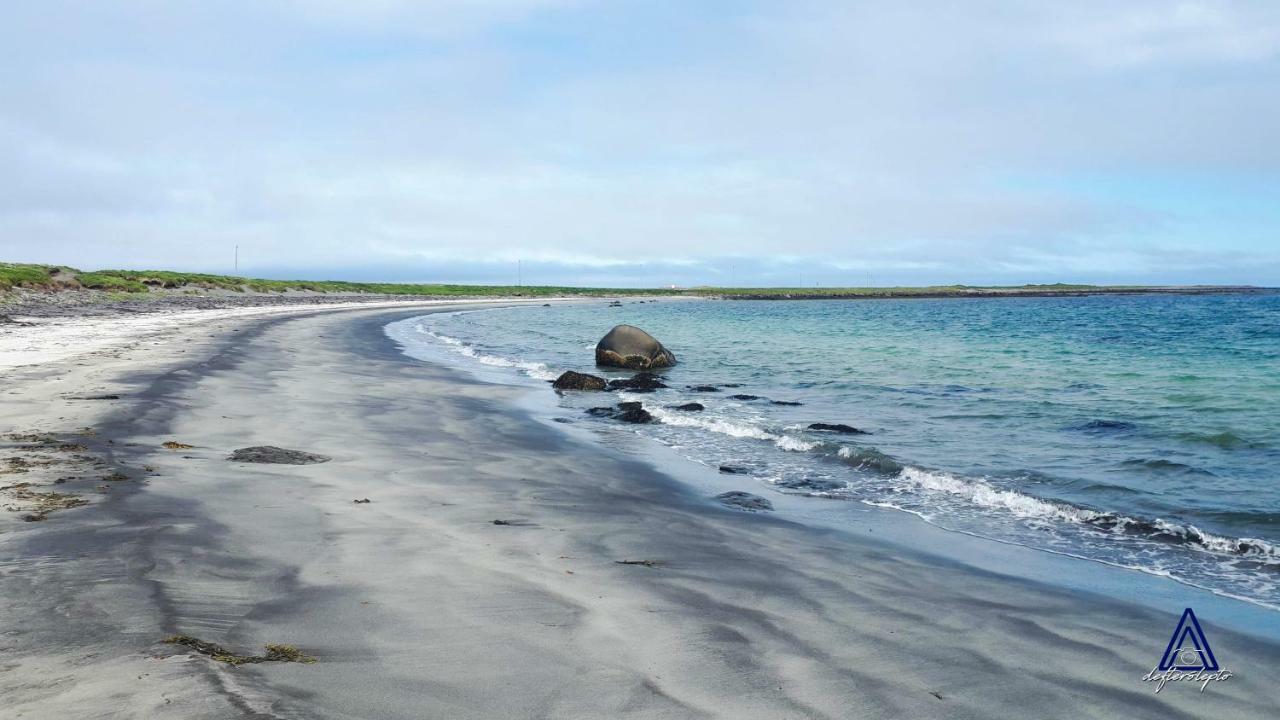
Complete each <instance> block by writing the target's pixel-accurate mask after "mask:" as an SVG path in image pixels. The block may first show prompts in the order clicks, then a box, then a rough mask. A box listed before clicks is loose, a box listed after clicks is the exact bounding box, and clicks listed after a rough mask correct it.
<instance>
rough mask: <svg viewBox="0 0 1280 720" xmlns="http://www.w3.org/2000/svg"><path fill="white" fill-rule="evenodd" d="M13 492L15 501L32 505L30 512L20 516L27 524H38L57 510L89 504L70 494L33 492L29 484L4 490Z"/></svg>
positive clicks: (21, 484)
mask: <svg viewBox="0 0 1280 720" xmlns="http://www.w3.org/2000/svg"><path fill="white" fill-rule="evenodd" d="M6 489H9V490H12V491H13V497H14V499H15V500H23V501H28V502H31V503H32V507H31V512H29V513H27V514H26V515H23V516H22V519H23V520H26V521H27V522H40V521H41V520H47V519H49V515H50V514H51V513H53V512H55V511H57V510H66V509H67V508H73V507H80V506H81V505H87V504H89V501H88V500H85V499H84V498H82V497H80V496H79V495H75V494H72V493H60V492H47V493H42V492H34V491H32V490H31V486H30V484H29V483H20V484H18V485H14V486H12V487H9V488H6Z"/></svg>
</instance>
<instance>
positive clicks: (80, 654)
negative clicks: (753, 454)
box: [0, 301, 1280, 720]
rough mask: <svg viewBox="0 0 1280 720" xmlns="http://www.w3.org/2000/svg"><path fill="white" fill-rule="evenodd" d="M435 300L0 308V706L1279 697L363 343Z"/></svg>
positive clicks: (901, 712) (662, 714)
mask: <svg viewBox="0 0 1280 720" xmlns="http://www.w3.org/2000/svg"><path fill="white" fill-rule="evenodd" d="M526 302H527V301H526ZM461 307H468V305H467V304H465V303H453V304H447V305H446V304H440V303H416V304H410V303H403V302H401V303H387V304H385V305H377V306H372V305H367V304H366V305H361V306H342V305H332V306H327V307H303V306H295V307H277V308H236V309H228V310H200V311H190V312H186V313H181V314H159V315H155V316H139V317H128V318H120V317H102V318H80V319H76V318H69V319H59V320H56V321H51V320H33V321H32V323H33V324H31V325H21V326H4V327H0V331H2V332H0V378H2V380H0V383H2V385H0V393H2V394H3V398H4V402H3V404H2V405H0V429H3V432H4V433H5V434H4V437H3V438H0V473H4V474H3V475H0V486H3V487H4V488H5V489H4V490H3V491H0V504H3V505H5V506H6V507H8V508H9V509H11V510H12V511H11V512H4V513H0V596H2V597H3V598H4V600H5V602H4V604H3V606H2V607H0V648H2V653H3V654H2V659H0V717H4V718H219V719H225V718H240V717H244V718H379V719H381V718H437V717H438V718H613V717H628V718H632V717H634V718H701V717H723V718H855V717H856V718H863V717H865V718H1021V717H1029V716H1034V717H1038V718H1040V717H1062V718H1073V719H1077V718H1080V717H1098V718H1104V717H1105V718H1115V717H1133V718H1162V719H1165V720H1168V719H1170V718H1198V717H1223V718H1271V717H1276V716H1277V715H1280V699H1278V695H1277V691H1276V685H1275V681H1276V680H1277V676H1278V675H1280V671H1278V668H1280V662H1278V661H1280V648H1277V646H1276V645H1274V644H1272V643H1269V642H1266V641H1263V640H1259V639H1255V638H1250V637H1247V636H1245V635H1243V634H1240V633H1236V632H1232V631H1229V630H1225V629H1213V639H1214V645H1215V649H1216V650H1217V651H1218V652H1219V654H1220V655H1222V656H1223V657H1224V658H1229V661H1228V662H1226V664H1227V665H1228V666H1230V667H1231V668H1232V669H1233V670H1234V671H1235V674H1234V676H1233V677H1231V678H1230V679H1229V680H1227V681H1224V682H1214V683H1211V685H1210V686H1209V687H1208V688H1207V689H1206V690H1205V691H1204V692H1200V691H1199V687H1198V686H1191V685H1188V684H1186V683H1181V684H1178V685H1176V686H1169V687H1166V688H1165V689H1163V690H1162V691H1161V692H1159V693H1156V692H1155V688H1154V686H1153V685H1152V684H1151V683H1144V682H1142V680H1141V678H1142V676H1143V675H1144V674H1146V673H1147V672H1148V671H1150V670H1151V669H1152V667H1153V666H1154V665H1155V663H1156V661H1157V660H1158V656H1157V655H1153V653H1152V651H1151V648H1152V647H1153V646H1154V645H1163V643H1164V642H1166V641H1167V637H1168V633H1169V630H1170V622H1169V621H1170V619H1169V617H1168V616H1167V614H1164V613H1157V612H1155V611H1153V610H1150V609H1147V608H1144V607H1141V606H1138V605H1131V604H1126V603H1122V602H1117V601H1114V600H1109V599H1106V598H1104V597H1101V596H1095V595H1090V594H1087V593H1083V592H1068V591H1065V590H1062V589H1060V588H1056V587H1053V586H1050V585H1044V584H1037V583H1033V582H1030V581H1025V580H1020V579H1017V578H1014V577H1010V576H1006V575H1001V574H996V573H993V572H989V571H984V570H978V569H975V568H973V567H969V566H966V565H964V564H961V563H957V562H954V561H951V560H943V559H940V558H937V557H933V556H930V555H928V554H925V553H923V552H919V551H917V550H913V549H912V548H910V547H907V546H905V545H902V544H891V543H888V542H880V541H877V540H874V539H869V538H867V537H866V536H862V535H857V534H855V533H852V532H839V531H835V530H829V529H819V528H814V527H807V526H805V525H802V524H798V523H795V522H790V521H788V520H786V519H785V518H783V517H778V516H772V515H769V514H764V513H746V512H740V511H735V510H732V509H728V508H724V507H722V506H719V505H717V504H715V503H714V502H712V501H711V500H709V499H708V498H707V497H706V496H705V495H704V494H702V493H699V492H697V491H695V490H694V489H692V488H691V487H689V486H687V485H684V484H681V483H680V482H679V481H678V480H677V479H675V478H672V477H669V476H667V475H664V474H663V473H662V472H660V471H659V470H657V469H655V468H654V467H652V466H650V465H648V464H646V463H644V462H641V461H639V460H637V459H636V458H634V457H631V456H627V455H624V454H622V453H620V452H617V451H615V450H613V449H610V448H607V447H605V446H603V445H600V444H598V443H593V442H590V441H588V440H584V439H583V438H581V437H578V436H575V435H570V434H567V433H566V432H563V431H561V430H560V429H557V428H556V427H554V426H552V425H549V424H544V423H541V422H538V421H536V420H535V419H534V418H532V417H531V416H530V415H529V414H528V413H527V412H525V411H524V410H521V409H520V407H519V405H518V400H519V397H520V395H521V393H525V392H528V391H527V390H523V389H520V388H515V387H510V386H505V385H497V384H487V383H482V382H479V381H477V380H475V379H473V378H470V377H468V376H465V375H463V374H461V373H459V372H457V371H455V370H452V369H449V368H446V367H442V366H437V365H432V364H429V363H425V362H422V361H419V360H414V359H412V358H409V357H407V356H405V355H404V354H403V353H401V352H400V349H399V348H398V347H397V346H396V344H395V343H394V342H393V341H391V340H390V339H388V338H387V337H386V335H385V334H384V333H383V330H382V328H383V327H384V326H385V325H386V324H387V323H389V322H391V321H393V320H398V319H403V318H408V317H413V316H414V315H417V314H423V313H426V312H432V311H439V310H454V309H458V308H461ZM15 319H16V320H22V318H21V317H18V318H15ZM547 392H550V390H547ZM165 443H173V444H174V445H171V446H170V447H168V448H166V447H165V445H164V444H165ZM264 445H267V446H278V447H282V448H289V449H294V450H299V451H304V452H307V453H316V454H320V455H323V456H327V457H329V458H331V460H330V461H328V462H323V463H318V464H305V465H267V464H251V463H240V462H231V461H229V460H228V456H229V455H230V454H231V453H232V452H233V451H234V450H236V449H239V448H245V447H252V446H264ZM187 446H189V447H187ZM12 458H20V459H19V460H18V461H14V460H12ZM59 480H61V482H59ZM22 483H27V485H26V486H23V487H18V486H19V485H20V484H22ZM49 493H58V494H59V495H58V496H56V497H53V496H49V495H48V494H49ZM42 498H43V499H42ZM366 499H367V500H368V502H363V501H364V500H366ZM68 500H70V502H67V501H68ZM81 500H83V501H85V502H84V504H81V505H79V506H74V507H50V506H54V505H72V504H74V503H76V502H78V501H81ZM356 501H361V502H356ZM42 502H43V503H45V510H47V511H48V512H47V516H46V517H45V518H44V519H43V520H41V521H25V520H24V517H27V516H30V515H31V514H33V513H39V512H41V510H40V507H38V506H39V505H40V503H42ZM495 521H498V522H495ZM642 561H650V562H647V563H644V562H642ZM637 562H639V564H637ZM172 635H187V636H191V637H194V638H199V639H200V640H203V641H208V642H212V643H217V644H219V645H222V646H225V647H226V648H228V649H231V650H234V651H236V652H239V653H244V654H253V653H258V652H261V651H262V648H263V646H264V645H267V644H277V643H278V644H287V645H290V646H295V647H296V648H298V649H299V650H300V651H301V652H303V653H305V654H306V655H308V656H312V657H314V658H315V660H316V661H315V662H314V663H285V662H272V663H261V664H248V665H240V666H234V665H230V664H227V663H223V662H217V661H215V660H213V659H211V658H210V657H207V656H206V655H203V654H200V653H198V652H194V651H192V650H191V649H190V648H187V647H183V646H178V645H172V644H166V643H164V642H162V641H163V640H164V639H165V638H166V637H169V636H172ZM1031 707H1034V708H1035V710H1034V713H1033V714H1032V713H1031V712H1030V710H1029V708H1031Z"/></svg>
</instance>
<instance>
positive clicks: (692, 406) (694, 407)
mask: <svg viewBox="0 0 1280 720" xmlns="http://www.w3.org/2000/svg"><path fill="white" fill-rule="evenodd" d="M671 409H672V410H680V411H682V412H701V411H703V410H706V409H707V407H706V406H705V405H703V404H702V403H685V404H683V405H672V406H671Z"/></svg>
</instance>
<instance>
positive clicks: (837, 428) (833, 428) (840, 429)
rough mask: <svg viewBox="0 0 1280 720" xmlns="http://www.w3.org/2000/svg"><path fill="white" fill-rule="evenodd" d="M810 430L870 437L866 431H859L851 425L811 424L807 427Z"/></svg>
mask: <svg viewBox="0 0 1280 720" xmlns="http://www.w3.org/2000/svg"><path fill="white" fill-rule="evenodd" d="M809 429H810V430H821V431H822V432H833V433H844V434H845V435H870V434H871V433H869V432H867V431H866V430H859V429H858V428H856V427H853V426H851V425H845V424H844V423H813V424H812V425H810V426H809Z"/></svg>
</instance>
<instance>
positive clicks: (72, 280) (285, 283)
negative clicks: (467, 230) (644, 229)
mask: <svg viewBox="0 0 1280 720" xmlns="http://www.w3.org/2000/svg"><path fill="white" fill-rule="evenodd" d="M13 288H30V289H41V290H54V291H56V290H85V289H87V290H104V291H110V292H131V293H150V292H166V291H167V292H196V293H198V292H201V291H208V290H226V291H231V292H241V293H242V292H256V293H283V292H287V291H311V292H321V293H344V294H348V293H368V294H378V295H414V296H424V297H484V296H490V297H493V296H524V297H544V296H545V297H563V296H567V295H585V296H616V295H686V296H693V297H727V298H739V299H753V300H769V299H779V300H781V299H808V298H813V299H820V298H851V299H852V298H875V297H990V296H997V297H1002V296H1041V295H1080V294H1127V293H1143V292H1166V293H1170V292H1172V293H1215V292H1235V291H1244V290H1250V289H1258V288H1231V287H1217V286H1190V287H1148V286H1138V285H1070V284H1063V283H1056V284H1052V285H1013V286H974V285H932V286H924V287H850V288H722V287H696V288H687V289H681V290H667V289H661V288H645V289H637V288H581V287H560V286H549V285H538V286H529V285H523V286H516V285H453V284H439V283H366V282H344V281H340V280H264V279H260V278H246V277H235V276H232V275H210V274H205V273H184V272H173V271H169V270H98V271H94V272H84V271H81V270H77V269H75V268H69V267H62V266H56V265H18V264H12V263H0V292H4V291H7V290H11V289H13Z"/></svg>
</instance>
